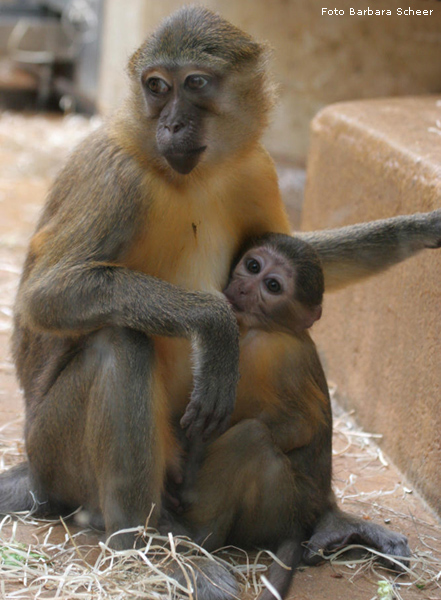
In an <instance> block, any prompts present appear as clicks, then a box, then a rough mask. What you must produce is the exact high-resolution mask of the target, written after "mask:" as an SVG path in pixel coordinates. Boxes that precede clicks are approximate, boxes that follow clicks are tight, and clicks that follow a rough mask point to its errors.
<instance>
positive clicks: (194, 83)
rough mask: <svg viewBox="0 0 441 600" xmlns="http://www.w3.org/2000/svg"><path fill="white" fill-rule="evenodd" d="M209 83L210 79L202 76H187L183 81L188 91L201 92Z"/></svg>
mask: <svg viewBox="0 0 441 600" xmlns="http://www.w3.org/2000/svg"><path fill="white" fill-rule="evenodd" d="M209 83H210V78H209V77H205V76H204V75H189V76H188V77H187V79H186V80H185V87H187V88H188V89H189V90H201V89H202V88H204V87H205V86H206V85H208V84H209Z"/></svg>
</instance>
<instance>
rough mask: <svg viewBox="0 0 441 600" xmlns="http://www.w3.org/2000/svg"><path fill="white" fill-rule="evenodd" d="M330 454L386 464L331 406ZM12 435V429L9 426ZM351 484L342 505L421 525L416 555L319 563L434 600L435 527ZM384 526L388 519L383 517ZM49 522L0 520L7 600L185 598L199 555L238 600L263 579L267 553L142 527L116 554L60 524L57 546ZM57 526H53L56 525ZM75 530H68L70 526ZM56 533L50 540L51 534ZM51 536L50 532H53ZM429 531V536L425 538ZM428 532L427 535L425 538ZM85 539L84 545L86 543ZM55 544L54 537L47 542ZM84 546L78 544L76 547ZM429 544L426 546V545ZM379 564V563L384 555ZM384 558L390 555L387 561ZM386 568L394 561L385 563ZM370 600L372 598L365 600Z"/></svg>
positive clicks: (12, 447) (440, 573)
mask: <svg viewBox="0 0 441 600" xmlns="http://www.w3.org/2000/svg"><path fill="white" fill-rule="evenodd" d="M335 412H336V413H337V417H336V418H335V432H334V438H335V448H336V449H335V452H334V454H335V455H336V456H337V457H338V456H341V455H342V454H344V455H345V456H346V455H347V456H351V457H352V459H354V460H356V461H357V462H359V463H360V464H362V465H365V464H368V463H372V462H376V463H378V466H379V468H384V467H385V466H386V465H387V461H386V459H385V457H384V456H383V454H382V452H381V450H380V449H379V448H378V447H377V446H376V445H375V443H374V440H375V439H376V438H377V437H378V436H376V435H373V434H367V433H364V432H362V431H360V430H359V429H357V428H356V427H355V425H354V423H353V421H352V420H351V417H350V415H349V414H348V413H342V412H341V410H339V409H338V408H337V407H336V408H335ZM13 425H14V430H15V428H16V427H17V423H14V424H13ZM6 434H7V427H6V426H4V427H3V428H1V429H0V467H1V468H2V469H3V468H5V467H6V465H7V466H10V465H11V464H14V463H16V462H18V461H19V460H20V459H22V457H23V443H22V441H21V439H20V438H18V437H17V438H14V437H13V436H11V435H10V434H9V435H6ZM352 487H353V481H352V480H351V476H349V478H348V480H347V481H346V482H343V486H340V487H337V489H336V493H337V495H338V497H339V498H340V501H341V502H343V504H344V503H348V502H356V503H357V504H361V505H369V507H370V508H372V507H374V508H381V511H382V512H381V514H384V513H386V514H390V515H391V517H392V516H393V517H394V518H395V517H397V518H399V519H407V520H409V519H410V520H411V521H412V524H413V526H414V527H415V528H416V527H419V526H423V527H424V532H425V533H424V535H418V540H419V544H418V546H419V549H418V550H416V551H415V552H414V554H413V555H412V558H411V561H410V565H409V567H408V568H405V569H404V573H401V574H397V573H395V572H392V571H388V570H387V569H386V568H385V567H383V566H381V565H380V564H379V563H378V562H376V561H375V558H376V557H378V556H380V557H381V556H383V555H382V554H381V553H379V552H375V551H374V552H371V553H370V554H369V555H367V556H366V557H363V558H353V555H352V554H349V557H348V554H347V553H348V552H351V550H354V549H355V550H363V551H364V550H366V548H364V547H363V546H356V545H353V546H350V547H348V548H345V549H344V550H340V551H338V552H335V553H334V554H333V555H331V556H326V557H323V558H324V560H326V561H329V563H330V564H331V567H332V569H333V570H334V571H335V576H336V577H344V578H345V579H347V580H348V581H349V582H354V583H355V582H356V580H357V578H358V577H359V576H360V575H364V576H365V577H368V578H369V579H370V580H371V581H374V582H376V583H375V585H376V586H378V587H377V595H376V596H375V597H376V598H378V599H379V600H394V599H397V600H403V596H402V594H404V595H405V597H406V594H405V592H406V591H408V589H409V588H412V587H413V588H414V589H415V587H416V588H418V589H424V592H425V594H427V595H425V598H428V599H433V600H439V598H441V589H440V588H441V585H440V580H441V556H440V552H439V548H440V540H441V535H440V532H441V529H440V527H438V526H436V525H433V524H431V523H427V522H425V521H422V520H420V519H415V518H414V517H412V515H409V514H405V513H401V512H397V511H394V510H392V509H391V508H388V507H385V506H382V505H381V504H380V501H381V497H382V496H387V495H388V494H392V493H393V492H394V491H395V490H387V491H383V490H376V491H375V492H372V493H369V494H365V493H360V494H354V493H353V490H352ZM384 520H385V521H386V522H387V520H388V519H384ZM59 523H60V520H57V521H43V520H37V519H35V518H34V517H33V516H32V515H16V516H15V518H12V517H10V516H7V517H4V518H3V520H2V521H1V522H0V595H1V597H3V598H8V599H13V598H14V599H26V600H27V599H31V598H59V599H66V600H67V599H69V600H76V599H85V598H87V599H90V598H93V599H96V600H101V599H111V600H117V599H123V598H124V599H126V598H131V597H133V598H135V597H136V598H148V599H149V600H150V599H151V600H154V599H165V598H172V599H176V600H179V599H192V598H193V597H194V596H193V590H192V589H191V583H190V581H191V574H192V573H194V572H197V570H198V560H200V558H201V557H204V558H206V559H210V560H213V561H216V562H218V563H220V564H222V565H224V566H225V565H227V566H228V568H229V569H230V570H231V571H232V572H233V573H234V574H235V576H236V577H237V579H238V581H239V583H240V586H241V596H243V595H244V594H245V595H247V596H248V597H255V596H256V595H257V594H258V593H259V592H260V591H261V590H262V589H263V587H265V586H266V585H267V580H266V577H265V573H267V569H268V566H269V564H270V563H271V561H272V560H275V557H274V555H272V554H271V553H267V552H259V553H251V554H247V553H245V552H243V551H241V550H239V549H236V548H226V549H223V550H221V551H219V552H216V553H214V554H209V553H208V552H206V551H205V550H204V549H203V548H202V547H200V546H198V545H197V544H195V543H193V542H192V541H191V540H189V539H187V538H182V537H173V536H171V535H169V536H168V537H164V536H161V535H159V534H158V533H157V532H156V531H155V530H153V529H151V528H150V527H149V526H148V523H147V525H146V527H145V528H142V527H140V528H137V529H134V530H132V531H134V532H137V533H138V534H139V535H140V536H143V539H144V542H145V547H144V548H143V549H133V550H126V551H120V552H116V551H114V550H112V549H110V548H109V546H108V544H107V543H104V542H102V541H99V542H98V544H95V543H91V542H90V532H87V531H84V530H81V531H73V530H72V528H71V527H70V525H68V524H66V522H65V521H63V520H61V523H62V526H63V527H64V530H65V535H64V539H62V541H61V542H60V535H59ZM57 524H58V525H57ZM23 529H25V531H26V532H27V536H28V538H29V537H30V536H31V535H32V537H33V538H34V539H35V543H23V542H21V541H20V537H21V536H20V531H21V532H23ZM73 529H75V527H74V528H73ZM57 531H58V535H57V534H56V532H57ZM54 532H55V534H54ZM427 532H429V533H427ZM430 532H432V533H430ZM87 536H89V541H87V539H88V537H87ZM55 538H57V539H55ZM84 540H86V542H85V541H84ZM431 541H432V542H433V543H432V544H431ZM385 558H386V557H385ZM387 558H389V560H391V559H390V557H387ZM392 562H394V559H392ZM177 566H178V568H180V569H181V570H182V571H183V572H184V573H186V574H187V577H186V580H187V582H188V583H187V585H186V586H185V585H180V584H178V583H177V582H176V581H175V580H174V579H173V578H172V577H170V574H169V573H170V571H171V569H173V570H174V571H175V572H176V568H177ZM372 600H374V599H372Z"/></svg>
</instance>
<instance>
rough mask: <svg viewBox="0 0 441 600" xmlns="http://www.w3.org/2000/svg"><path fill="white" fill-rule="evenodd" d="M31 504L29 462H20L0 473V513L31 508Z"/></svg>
mask: <svg viewBox="0 0 441 600" xmlns="http://www.w3.org/2000/svg"><path fill="white" fill-rule="evenodd" d="M33 506H34V498H33V496H32V494H31V481H30V477H29V464H28V463H27V462H22V463H19V464H18V465H16V466H15V467H12V469H9V470H8V471H5V472H4V473H0V514H8V513H11V512H19V511H22V510H31V509H32V508H33Z"/></svg>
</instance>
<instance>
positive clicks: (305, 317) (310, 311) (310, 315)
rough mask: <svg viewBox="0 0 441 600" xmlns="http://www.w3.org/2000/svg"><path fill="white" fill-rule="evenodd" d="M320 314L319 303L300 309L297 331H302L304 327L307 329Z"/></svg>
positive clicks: (320, 307)
mask: <svg viewBox="0 0 441 600" xmlns="http://www.w3.org/2000/svg"><path fill="white" fill-rule="evenodd" d="M321 316H322V306H321V304H319V305H318V306H313V307H311V308H309V307H308V308H305V309H304V310H303V311H302V315H301V317H300V319H299V324H298V328H299V331H303V330H304V329H309V328H310V327H312V326H313V325H314V323H315V322H316V321H318V320H319V319H320V317H321Z"/></svg>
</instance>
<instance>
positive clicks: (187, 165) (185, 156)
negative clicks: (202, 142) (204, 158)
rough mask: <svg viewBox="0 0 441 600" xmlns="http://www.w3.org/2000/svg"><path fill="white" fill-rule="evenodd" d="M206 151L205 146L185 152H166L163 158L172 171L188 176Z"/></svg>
mask: <svg viewBox="0 0 441 600" xmlns="http://www.w3.org/2000/svg"><path fill="white" fill-rule="evenodd" d="M206 149H207V146H201V147H200V148H195V149H194V150H187V151H186V152H176V153H174V152H167V153H166V154H164V158H165V160H166V161H167V162H168V164H169V165H170V166H171V168H172V169H173V170H174V171H176V172H177V173H180V174H181V175H188V174H189V173H191V171H193V169H194V168H195V166H196V165H197V164H198V162H199V160H200V158H201V155H202V154H203V153H204V152H205V150H206Z"/></svg>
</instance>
